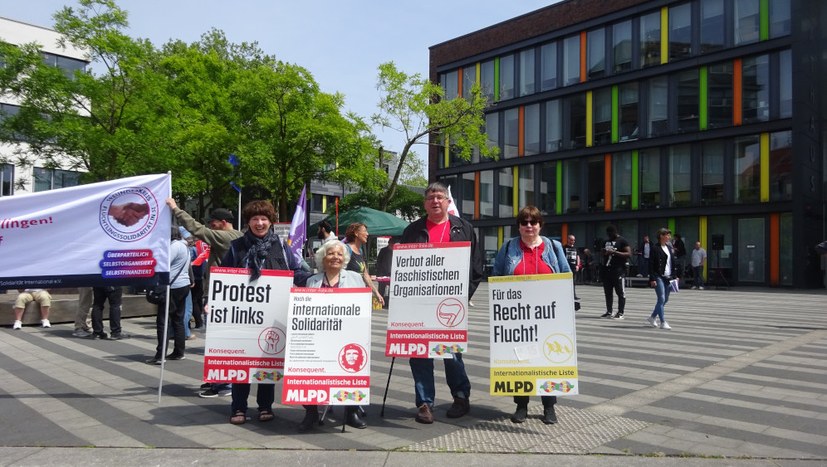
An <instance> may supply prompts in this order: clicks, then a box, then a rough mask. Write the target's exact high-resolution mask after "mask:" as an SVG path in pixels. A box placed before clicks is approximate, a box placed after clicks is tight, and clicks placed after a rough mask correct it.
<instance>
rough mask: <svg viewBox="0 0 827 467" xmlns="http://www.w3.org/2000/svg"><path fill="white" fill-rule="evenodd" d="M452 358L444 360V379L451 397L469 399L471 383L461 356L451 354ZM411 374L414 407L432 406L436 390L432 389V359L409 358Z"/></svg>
mask: <svg viewBox="0 0 827 467" xmlns="http://www.w3.org/2000/svg"><path fill="white" fill-rule="evenodd" d="M452 355H453V356H454V358H450V359H448V358H446V359H445V360H443V361H444V362H445V379H446V380H447V382H448V387H449V388H450V389H451V395H452V396H453V397H458V398H460V399H468V398H469V397H471V381H469V380H468V375H467V374H466V373H465V363H463V362H462V354H461V353H455V354H452ZM410 365H411V374H413V379H414V391H415V392H416V406H417V407H419V406H421V405H422V404H428V405H429V406H432V407H433V405H434V397H435V396H436V389H434V359H433V358H411V359H410Z"/></svg>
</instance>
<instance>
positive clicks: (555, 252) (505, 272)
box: [492, 205, 571, 425]
mask: <svg viewBox="0 0 827 467" xmlns="http://www.w3.org/2000/svg"><path fill="white" fill-rule="evenodd" d="M517 228H518V229H519V232H520V237H519V238H516V237H515V238H512V239H510V240H508V241H507V242H505V244H504V245H503V246H502V248H500V251H499V252H497V257H496V258H495V259H494V268H493V270H492V275H494V276H522V275H529V274H557V273H563V272H571V269H570V268H569V263H568V261H567V260H566V253H565V252H564V251H563V245H561V244H560V242H558V241H557V240H552V239H549V238H546V237H544V236H542V235H540V230H541V229H542V228H543V216H542V214H541V213H540V210H539V209H537V208H536V207H534V206H531V205H529V206H526V207H524V208H523V209H521V210H520V212H519V214H517ZM541 399H542V402H543V418H542V420H543V423H545V424H547V425H548V424H552V423H557V415H556V414H555V412H554V404H556V403H557V396H542V397H541ZM514 403H515V404H517V410H516V411H515V412H514V415H512V416H511V421H512V422H514V423H523V422H524V421H525V420H526V418H527V417H528V396H514Z"/></svg>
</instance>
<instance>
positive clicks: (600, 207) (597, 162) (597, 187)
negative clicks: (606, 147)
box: [586, 156, 606, 212]
mask: <svg viewBox="0 0 827 467" xmlns="http://www.w3.org/2000/svg"><path fill="white" fill-rule="evenodd" d="M586 163H587V164H588V165H587V168H588V173H587V174H586V175H587V177H588V185H587V186H586V188H587V189H588V193H589V204H588V207H589V212H601V211H604V210H605V209H606V207H605V206H606V204H605V203H606V194H605V193H606V192H605V191H603V190H604V188H605V187H606V161H605V159H604V158H603V156H593V157H589V158H588V159H586Z"/></svg>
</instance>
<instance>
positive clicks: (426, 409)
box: [416, 404, 434, 425]
mask: <svg viewBox="0 0 827 467" xmlns="http://www.w3.org/2000/svg"><path fill="white" fill-rule="evenodd" d="M416 421H417V422H419V423H424V424H426V425H429V424H431V423H434V414H433V413H431V407H430V406H429V405H428V404H422V405H420V406H419V412H417V413H416Z"/></svg>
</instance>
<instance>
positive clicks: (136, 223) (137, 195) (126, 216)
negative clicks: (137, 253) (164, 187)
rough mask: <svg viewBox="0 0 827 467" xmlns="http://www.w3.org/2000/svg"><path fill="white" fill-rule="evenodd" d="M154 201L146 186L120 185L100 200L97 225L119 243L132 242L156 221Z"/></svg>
mask: <svg viewBox="0 0 827 467" xmlns="http://www.w3.org/2000/svg"><path fill="white" fill-rule="evenodd" d="M158 211H159V208H158V200H157V199H155V195H153V194H152V191H151V190H149V189H148V188H146V187H142V186H135V187H126V188H120V189H118V190H115V191H113V192H112V193H109V194H108V195H107V196H106V197H105V198H104V199H103V201H102V202H101V205H100V212H99V214H98V217H99V220H100V225H101V228H103V231H104V232H106V234H107V235H109V236H110V237H112V238H114V239H115V240H118V241H121V242H135V241H138V240H141V239H143V238H145V237H146V236H148V235H149V234H150V233H151V232H152V231H153V230H154V229H155V226H156V225H157V223H158Z"/></svg>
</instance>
